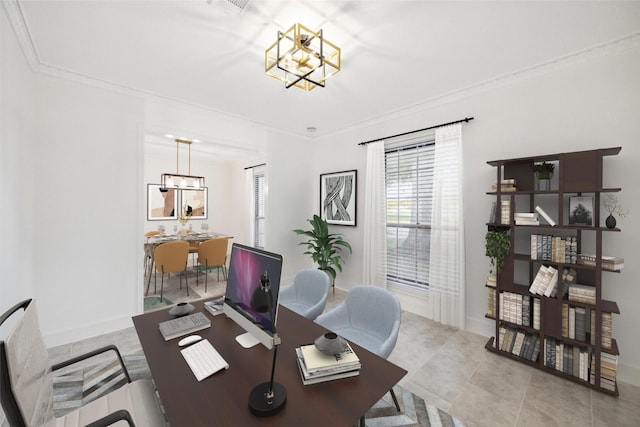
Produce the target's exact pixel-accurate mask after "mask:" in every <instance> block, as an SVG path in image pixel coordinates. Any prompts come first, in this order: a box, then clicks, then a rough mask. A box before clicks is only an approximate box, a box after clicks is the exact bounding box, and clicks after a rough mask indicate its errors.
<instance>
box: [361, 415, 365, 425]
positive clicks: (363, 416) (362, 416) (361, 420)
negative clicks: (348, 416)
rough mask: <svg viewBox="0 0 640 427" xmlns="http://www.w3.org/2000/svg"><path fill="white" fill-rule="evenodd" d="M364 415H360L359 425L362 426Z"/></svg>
mask: <svg viewBox="0 0 640 427" xmlns="http://www.w3.org/2000/svg"><path fill="white" fill-rule="evenodd" d="M364 426H365V425H364V415H363V416H362V417H360V427H364Z"/></svg>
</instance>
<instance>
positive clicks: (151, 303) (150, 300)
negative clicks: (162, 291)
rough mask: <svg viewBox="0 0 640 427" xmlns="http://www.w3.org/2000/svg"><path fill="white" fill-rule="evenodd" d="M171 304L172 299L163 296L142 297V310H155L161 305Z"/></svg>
mask: <svg viewBox="0 0 640 427" xmlns="http://www.w3.org/2000/svg"><path fill="white" fill-rule="evenodd" d="M169 305H173V301H171V300H170V299H169V298H167V297H164V298H163V299H162V300H160V297H145V298H144V311H151V310H157V309H159V308H162V307H167V306H169Z"/></svg>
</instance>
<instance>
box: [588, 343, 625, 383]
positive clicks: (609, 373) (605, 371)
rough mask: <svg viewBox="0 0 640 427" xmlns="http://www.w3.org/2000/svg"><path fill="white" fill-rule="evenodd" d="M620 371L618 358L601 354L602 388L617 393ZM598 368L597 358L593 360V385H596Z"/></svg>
mask: <svg viewBox="0 0 640 427" xmlns="http://www.w3.org/2000/svg"><path fill="white" fill-rule="evenodd" d="M617 371H618V356H617V355H613V354H609V353H605V352H604V351H603V352H602V353H600V387H602V388H604V389H607V390H611V391H616V376H617ZM595 372H596V366H595V358H593V359H591V378H590V380H591V384H595V383H596V378H595Z"/></svg>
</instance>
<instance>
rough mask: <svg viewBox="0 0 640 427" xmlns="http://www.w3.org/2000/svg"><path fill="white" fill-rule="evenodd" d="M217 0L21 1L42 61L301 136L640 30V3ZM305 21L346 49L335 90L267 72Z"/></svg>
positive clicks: (330, 84)
mask: <svg viewBox="0 0 640 427" xmlns="http://www.w3.org/2000/svg"><path fill="white" fill-rule="evenodd" d="M3 1H7V0H3ZM8 1H15V0H8ZM218 1H219V0H210V2H207V1H206V0H179V1H178V0H174V1H158V0H153V1H149V0H144V1H116V0H74V1H62V0H57V1H54V0H49V1H34V0H18V1H17V3H16V4H17V5H18V10H19V11H20V13H21V14H22V16H23V19H24V23H25V26H26V29H27V33H28V38H30V43H31V44H32V46H33V49H34V51H35V57H36V62H37V64H38V65H40V66H42V67H43V68H47V69H57V70H61V71H64V72H69V73H71V74H75V75H80V76H83V77H88V78H91V79H96V80H98V81H102V82H106V83H109V84H113V85H117V86H120V87H124V88H128V89H132V90H135V91H138V92H143V93H148V94H153V95H158V96H161V97H164V98H168V99H173V100H179V101H182V102H186V103H189V104H192V105H197V106H201V107H205V108H208V109H212V110H215V111H221V112H225V113H227V114H231V115H233V116H237V117H242V118H246V119H248V120H250V121H252V122H257V123H261V124H264V125H266V126H268V127H272V128H277V129H282V130H284V131H287V132H292V133H296V134H300V135H304V136H310V135H309V134H307V132H306V128H307V127H309V126H313V127H316V128H317V132H316V133H315V134H314V135H325V134H327V133H331V132H335V131H338V130H340V129H343V128H346V127H349V126H352V125H354V124H358V123H366V122H369V121H372V120H376V118H380V117H382V116H385V115H387V114H391V113H393V112H397V111H400V110H402V109H404V108H407V107H411V106H414V105H419V104H421V103H425V102H429V101H430V100H433V99H437V98H439V97H443V96H446V95H448V94H451V93H454V92H456V91H459V90H463V89H466V88H471V87H474V86H476V85H480V84H483V83H486V82H487V81H491V80H492V79H499V78H503V77H504V76H508V75H510V74H513V73H517V72H521V71H523V70H527V69H530V68H532V67H538V66H540V65H543V64H546V63H549V62H553V61H557V60H558V59H560V58H563V57H566V56H570V55H573V54H575V53H578V52H581V51H584V50H587V49H591V48H593V47H595V46H598V45H601V44H605V43H610V42H612V41H616V40H620V39H625V38H629V36H632V37H636V36H637V35H638V34H640V2H637V1H632V2H617V1H598V2H582V1H568V2H559V1H509V2H505V1H496V2H485V1H469V2H462V1H401V0H387V1H364V0H359V1H334V0H325V1H270V0H251V1H250V2H249V5H248V6H247V8H246V10H245V11H244V12H243V13H241V14H240V15H238V16H234V15H233V14H227V13H225V12H224V10H223V8H221V7H220V5H219V4H218ZM295 22H301V23H302V24H305V25H307V26H308V27H310V28H314V29H318V28H322V29H323V30H324V36H325V37H326V38H327V39H328V40H330V41H332V42H334V43H336V44H337V45H338V46H340V47H341V48H342V71H341V72H339V73H338V74H337V75H336V76H335V77H333V78H332V79H330V80H329V81H328V82H327V86H326V88H318V89H316V90H313V91H312V92H305V91H302V90H300V89H297V88H291V89H285V88H284V84H283V83H282V82H279V81H278V80H275V79H273V78H270V77H268V76H266V75H265V74H264V51H265V48H266V47H268V46H269V45H270V44H271V43H272V42H273V41H274V40H275V37H276V32H277V31H278V30H285V29H287V28H289V27H290V26H291V25H292V24H293V23H295Z"/></svg>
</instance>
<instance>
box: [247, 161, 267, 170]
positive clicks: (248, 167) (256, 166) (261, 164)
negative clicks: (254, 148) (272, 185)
mask: <svg viewBox="0 0 640 427" xmlns="http://www.w3.org/2000/svg"><path fill="white" fill-rule="evenodd" d="M266 165H267V164H266V163H260V164H259V165H253V166H247V167H246V168H244V170H247V169H253V168H259V167H260V166H266Z"/></svg>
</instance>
